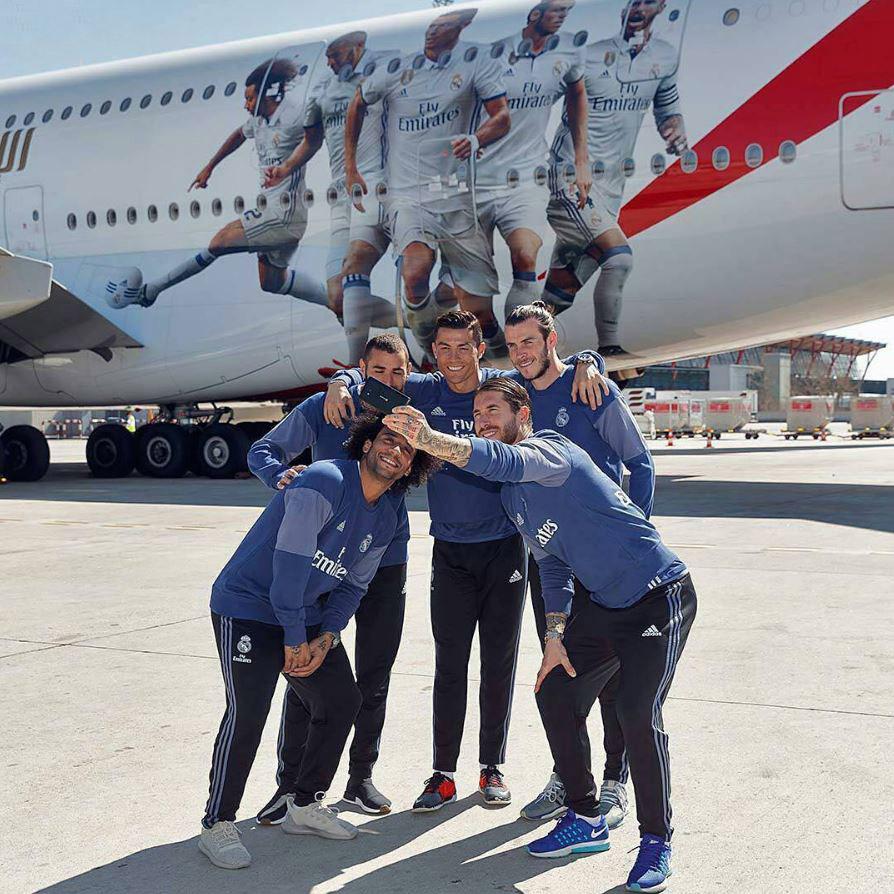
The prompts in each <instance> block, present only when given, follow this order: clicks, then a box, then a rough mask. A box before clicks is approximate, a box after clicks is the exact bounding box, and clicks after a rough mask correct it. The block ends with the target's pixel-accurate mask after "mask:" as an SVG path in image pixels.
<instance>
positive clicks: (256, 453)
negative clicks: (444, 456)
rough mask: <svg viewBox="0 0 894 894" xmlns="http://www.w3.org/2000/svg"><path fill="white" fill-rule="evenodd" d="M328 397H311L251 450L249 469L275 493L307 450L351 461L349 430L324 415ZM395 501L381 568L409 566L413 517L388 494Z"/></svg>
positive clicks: (399, 500)
mask: <svg viewBox="0 0 894 894" xmlns="http://www.w3.org/2000/svg"><path fill="white" fill-rule="evenodd" d="M325 397H326V395H325V394H322V393H321V394H314V395H311V396H310V397H309V398H307V400H305V401H303V402H302V403H300V404H298V406H297V407H295V408H294V409H293V410H292V411H291V412H290V413H289V414H288V415H287V416H286V417H285V418H284V419H283V420H282V421H281V422H280V423H279V424H278V425H275V426H274V427H273V428H272V429H270V431H269V432H267V434H266V435H264V437H263V438H261V439H260V440H258V441H255V443H254V444H252V445H251V449H250V450H249V451H248V468H249V469H250V470H251V472H252V474H253V475H255V476H256V477H257V478H259V479H260V480H261V481H263V482H264V484H266V485H267V487H270V488H273V489H274V490H276V484H277V482H278V481H279V479H280V478H282V475H283V472H285V471H286V469H288V468H289V461H290V460H291V459H293V458H294V457H296V456H298V455H299V454H300V453H303V452H304V451H305V450H307V449H308V448H311V450H312V456H313V459H314V460H315V461H316V460H320V459H344V460H346V459H348V456H347V453H346V452H345V447H344V443H345V440H346V439H347V437H348V432H347V429H344V428H336V427H335V426H334V425H330V424H329V423H328V422H327V421H326V419H325V418H324V416H323V401H324V400H325ZM354 406H355V408H356V410H357V412H358V413H360V412H361V410H362V407H361V405H360V401H359V399H358V398H356V397H355V399H354ZM386 496H388V497H389V499H391V500H393V501H394V504H395V509H396V511H397V514H398V524H397V530H396V532H395V534H394V539H393V540H392V541H391V543H389V544H388V549H387V550H385V555H384V556H382V561H381V562H380V563H379V564H380V566H381V567H383V568H384V567H386V566H388V565H406V563H407V560H408V559H409V543H410V518H409V516H408V514H407V505H406V501H405V500H404V498H403V496H402V495H401V496H397V495H393V496H392V495H390V494H386Z"/></svg>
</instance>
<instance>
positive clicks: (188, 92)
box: [180, 87, 195, 102]
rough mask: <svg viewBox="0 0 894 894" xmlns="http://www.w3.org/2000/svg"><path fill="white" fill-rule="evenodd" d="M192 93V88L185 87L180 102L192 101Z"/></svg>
mask: <svg viewBox="0 0 894 894" xmlns="http://www.w3.org/2000/svg"><path fill="white" fill-rule="evenodd" d="M194 92H195V91H194V90H193V89H192V87H187V88H186V89H185V90H184V91H183V95H182V96H181V97H180V102H189V101H190V100H191V99H192V95H193V93H194Z"/></svg>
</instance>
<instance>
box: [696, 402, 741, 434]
mask: <svg viewBox="0 0 894 894" xmlns="http://www.w3.org/2000/svg"><path fill="white" fill-rule="evenodd" d="M705 404H706V406H705V417H704V423H705V429H706V431H708V432H710V433H711V434H712V435H713V436H714V437H715V438H719V437H720V436H721V434H723V433H724V432H734V431H741V430H742V428H743V427H744V426H745V425H746V424H747V423H749V422H750V421H751V400H750V399H748V398H745V397H712V398H708V400H707V401H706V402H705ZM745 437H746V438H748V437H751V432H745Z"/></svg>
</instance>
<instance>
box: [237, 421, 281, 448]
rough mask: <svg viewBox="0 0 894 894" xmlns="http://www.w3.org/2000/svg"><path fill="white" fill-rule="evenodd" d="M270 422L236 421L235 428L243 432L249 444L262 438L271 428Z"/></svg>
mask: <svg viewBox="0 0 894 894" xmlns="http://www.w3.org/2000/svg"><path fill="white" fill-rule="evenodd" d="M273 425H274V423H272V422H237V423H236V428H238V429H239V430H240V431H244V432H245V436H246V437H247V438H248V443H249V445H251V444H254V442H255V441H257V440H259V439H260V438H263V437H264V435H266V434H267V432H268V431H270V429H271V428H273Z"/></svg>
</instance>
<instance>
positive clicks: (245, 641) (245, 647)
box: [236, 634, 251, 655]
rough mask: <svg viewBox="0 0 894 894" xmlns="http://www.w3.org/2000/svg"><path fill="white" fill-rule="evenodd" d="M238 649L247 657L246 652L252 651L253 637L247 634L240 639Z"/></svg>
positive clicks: (237, 644)
mask: <svg viewBox="0 0 894 894" xmlns="http://www.w3.org/2000/svg"><path fill="white" fill-rule="evenodd" d="M236 648H237V649H238V650H239V651H240V652H241V653H242V654H243V655H245V654H246V652H250V651H251V637H250V636H249V635H248V634H245V635H244V636H243V637H241V638H240V640H239V642H238V643H236Z"/></svg>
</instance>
